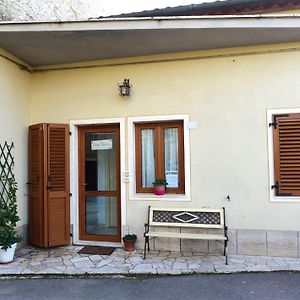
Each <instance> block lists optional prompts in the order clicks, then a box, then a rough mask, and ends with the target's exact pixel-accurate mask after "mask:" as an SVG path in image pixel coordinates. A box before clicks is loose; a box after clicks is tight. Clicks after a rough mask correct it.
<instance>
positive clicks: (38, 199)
mask: <svg viewBox="0 0 300 300" xmlns="http://www.w3.org/2000/svg"><path fill="white" fill-rule="evenodd" d="M44 137H45V136H44V124H38V125H32V126H30V127H29V174H28V188H29V243H30V244H32V245H36V246H40V247H45V246H47V241H46V236H47V228H46V226H45V223H44V215H45V213H46V211H47V200H46V199H45V196H44V195H45V194H46V193H45V190H46V189H45V185H44V181H45V175H44V162H45V157H44V148H45V139H44Z"/></svg>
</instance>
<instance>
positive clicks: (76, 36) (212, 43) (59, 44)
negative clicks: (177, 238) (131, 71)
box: [0, 15, 300, 67]
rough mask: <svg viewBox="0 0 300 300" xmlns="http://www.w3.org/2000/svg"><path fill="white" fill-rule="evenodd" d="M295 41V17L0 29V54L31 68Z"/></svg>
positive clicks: (299, 26)
mask: <svg viewBox="0 0 300 300" xmlns="http://www.w3.org/2000/svg"><path fill="white" fill-rule="evenodd" d="M299 41H300V15H294V16H291V15H274V16H259V15H255V16H221V17H220V16H219V17H216V16H213V17H209V16H205V17H163V18H161V17H160V18H125V19H103V20H97V21H84V22H59V23H47V22H45V23H9V22H4V23H0V48H3V49H4V50H6V51H7V52H9V53H11V54H13V55H14V56H16V57H17V58H19V59H21V60H22V61H24V62H26V63H27V64H29V65H30V66H32V67H40V66H47V65H57V64H68V63H76V62H84V61H95V60H103V59H114V58H124V57H134V56H144V55H154V54H163V53H175V52H182V51H194V50H207V49H218V48H228V47H243V46H253V45H264V44H274V43H288V42H299Z"/></svg>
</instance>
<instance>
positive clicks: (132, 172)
mask: <svg viewBox="0 0 300 300" xmlns="http://www.w3.org/2000/svg"><path fill="white" fill-rule="evenodd" d="M162 121H183V139H184V169H185V172H184V179H185V193H184V194H165V195H163V196H156V195H154V194H149V193H137V192H136V169H135V168H136V156H135V124H138V123H142V122H162ZM188 124H189V115H161V116H142V117H129V118H128V163H129V174H128V177H129V199H130V200H141V201H149V200H151V201H152V200H153V201H164V202H165V201H190V191H191V180H190V137H189V129H188Z"/></svg>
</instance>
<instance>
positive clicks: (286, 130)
mask: <svg viewBox="0 0 300 300" xmlns="http://www.w3.org/2000/svg"><path fill="white" fill-rule="evenodd" d="M271 125H272V126H273V128H274V129H273V143H274V171H275V174H274V177H275V183H274V185H273V186H272V188H275V191H276V192H275V193H276V196H300V114H286V115H274V116H273V123H272V124H271Z"/></svg>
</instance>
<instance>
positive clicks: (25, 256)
mask: <svg viewBox="0 0 300 300" xmlns="http://www.w3.org/2000/svg"><path fill="white" fill-rule="evenodd" d="M81 249H82V246H67V247H57V248H50V249H39V248H35V247H31V246H27V247H24V248H21V249H19V250H18V251H17V253H16V257H15V260H14V261H13V262H12V263H10V264H2V265H1V264H0V276H1V275H3V276H6V275H18V274H29V275H30V274H32V275H39V274H43V275H45V274H63V275H74V274H84V273H88V274H124V275H126V274H170V275H179V274H193V273H237V272H261V271H262V272H271V271H300V259H299V258H293V257H270V256H250V255H236V254H235V255H229V256H228V265H225V259H224V257H223V256H218V255H204V254H201V253H199V252H187V251H186V252H182V253H180V252H170V251H150V252H149V254H148V253H147V259H145V260H144V259H143V252H142V251H141V250H137V251H135V252H134V253H128V252H125V251H124V250H123V249H116V250H115V251H114V252H113V253H112V254H111V255H108V256H107V255H95V254H93V255H87V254H79V253H78V252H79V250H81Z"/></svg>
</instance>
